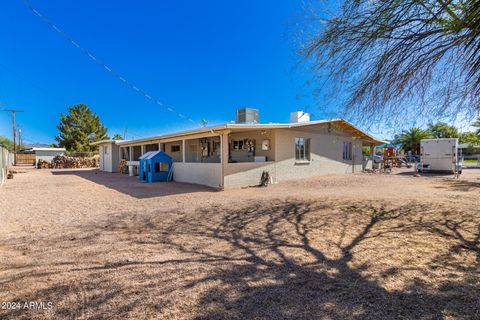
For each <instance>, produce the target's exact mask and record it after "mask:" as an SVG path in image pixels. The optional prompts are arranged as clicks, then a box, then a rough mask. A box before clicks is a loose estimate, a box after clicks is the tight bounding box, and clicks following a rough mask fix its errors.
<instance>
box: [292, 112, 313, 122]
mask: <svg viewBox="0 0 480 320" xmlns="http://www.w3.org/2000/svg"><path fill="white" fill-rule="evenodd" d="M309 121H310V114H309V113H307V112H305V111H302V110H298V111H294V112H290V123H297V122H309Z"/></svg>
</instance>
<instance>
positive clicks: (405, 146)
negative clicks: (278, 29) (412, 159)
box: [394, 128, 431, 154]
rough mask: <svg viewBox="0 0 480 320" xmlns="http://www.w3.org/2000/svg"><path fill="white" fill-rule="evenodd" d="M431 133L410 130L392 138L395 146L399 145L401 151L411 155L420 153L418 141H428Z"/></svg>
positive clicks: (416, 129) (417, 129) (418, 129)
mask: <svg viewBox="0 0 480 320" xmlns="http://www.w3.org/2000/svg"><path fill="white" fill-rule="evenodd" d="M430 137H431V133H430V132H428V131H426V130H422V129H420V128H411V129H410V130H403V131H402V133H401V134H399V135H396V136H395V138H394V143H395V144H401V149H402V150H404V151H412V153H413V154H419V153H420V140H422V139H428V138H430Z"/></svg>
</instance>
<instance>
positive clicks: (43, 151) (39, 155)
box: [32, 148, 65, 164]
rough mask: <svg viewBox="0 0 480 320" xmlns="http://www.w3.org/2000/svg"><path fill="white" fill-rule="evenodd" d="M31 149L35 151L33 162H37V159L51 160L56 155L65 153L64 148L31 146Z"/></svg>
mask: <svg viewBox="0 0 480 320" xmlns="http://www.w3.org/2000/svg"><path fill="white" fill-rule="evenodd" d="M32 151H34V152H35V164H37V163H38V161H39V160H44V161H46V162H52V160H53V158H55V157H56V156H63V155H64V154H65V148H32Z"/></svg>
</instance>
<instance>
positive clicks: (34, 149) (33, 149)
mask: <svg viewBox="0 0 480 320" xmlns="http://www.w3.org/2000/svg"><path fill="white" fill-rule="evenodd" d="M32 151H66V149H65V148H32Z"/></svg>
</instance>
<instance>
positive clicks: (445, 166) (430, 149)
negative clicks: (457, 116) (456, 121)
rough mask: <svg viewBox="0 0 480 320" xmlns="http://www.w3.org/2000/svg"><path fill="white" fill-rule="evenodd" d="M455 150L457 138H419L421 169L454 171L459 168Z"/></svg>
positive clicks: (456, 148)
mask: <svg viewBox="0 0 480 320" xmlns="http://www.w3.org/2000/svg"><path fill="white" fill-rule="evenodd" d="M457 150H458V139H457V138H443V139H422V140H420V155H421V163H422V166H421V167H422V169H423V170H429V171H437V172H452V173H455V172H456V171H457V169H458V168H459V167H458V152H457Z"/></svg>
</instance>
